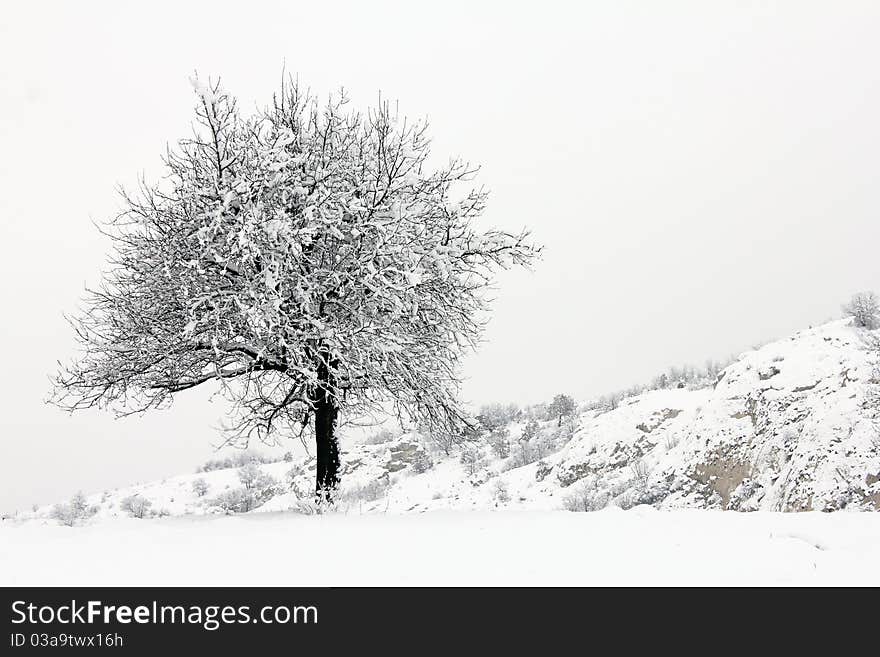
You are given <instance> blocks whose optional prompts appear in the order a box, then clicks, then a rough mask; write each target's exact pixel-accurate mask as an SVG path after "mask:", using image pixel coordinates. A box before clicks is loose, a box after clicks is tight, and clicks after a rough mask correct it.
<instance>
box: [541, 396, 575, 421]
mask: <svg viewBox="0 0 880 657" xmlns="http://www.w3.org/2000/svg"><path fill="white" fill-rule="evenodd" d="M576 410H577V404H575V402H574V399H572V398H571V397H569V396H568V395H556V396H555V397H554V398H553V401H552V402H550V405H549V406H548V407H547V412H548V413H549V414H550V416H551V417H555V418H557V420H558V426H560V427H561V426H562V419H563V418H566V417H571V416H572V415H574V412H575V411H576Z"/></svg>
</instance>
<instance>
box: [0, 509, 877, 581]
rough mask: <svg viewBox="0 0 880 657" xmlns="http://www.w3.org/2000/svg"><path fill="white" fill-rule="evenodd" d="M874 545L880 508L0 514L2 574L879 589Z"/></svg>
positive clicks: (11, 577)
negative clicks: (70, 520) (65, 520)
mask: <svg viewBox="0 0 880 657" xmlns="http://www.w3.org/2000/svg"><path fill="white" fill-rule="evenodd" d="M878 554H880V514H866V513H848V512H838V513H832V514H823V513H818V512H808V513H797V514H795V513H791V514H778V513H769V512H756V513H731V512H723V511H715V510H696V509H693V510H677V511H657V510H655V509H653V508H652V507H647V506H638V507H635V508H634V509H631V510H629V511H622V510H620V509H617V508H608V509H606V510H604V511H599V512H596V513H567V512H563V511H556V512H546V511H545V512H537V511H527V512H521V511H495V512H490V511H480V512H466V511H435V512H428V513H422V514H406V515H395V514H369V515H358V514H328V515H323V516H304V515H301V514H295V513H285V512H279V513H260V514H243V515H235V516H225V517H223V516H181V517H169V518H159V519H152V520H135V519H129V518H121V517H120V518H115V519H108V520H106V521H103V522H101V523H95V524H89V525H85V526H80V527H61V526H56V525H51V524H38V523H18V522H10V521H7V522H4V523H2V524H0V585H3V586H13V585H23V586H32V585H37V586H39V585H95V586H100V585H107V586H129V585H149V586H161V585H182V586H186V585H217V586H219V585H290V586H336V585H441V586H451V585H871V586H878V585H880V559H878V558H877V555H878ZM327 560H329V561H330V562H332V563H334V564H336V565H335V568H333V569H327V568H324V567H321V568H316V567H315V564H316V563H318V562H319V561H320V562H325V561H327Z"/></svg>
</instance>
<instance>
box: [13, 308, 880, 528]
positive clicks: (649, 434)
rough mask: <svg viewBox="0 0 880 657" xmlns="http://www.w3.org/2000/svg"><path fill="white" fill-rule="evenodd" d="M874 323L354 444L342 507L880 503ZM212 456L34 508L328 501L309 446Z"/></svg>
mask: <svg viewBox="0 0 880 657" xmlns="http://www.w3.org/2000/svg"><path fill="white" fill-rule="evenodd" d="M864 338H865V335H864V332H862V331H860V330H857V329H855V328H854V327H852V326H851V325H850V324H849V322H848V321H846V320H841V321H836V322H831V323H829V324H826V325H823V326H820V327H817V328H812V329H808V330H804V331H801V332H799V333H797V334H795V335H793V336H791V337H789V338H786V339H784V340H779V341H777V342H773V343H770V344H767V345H765V346H763V347H761V348H760V349H757V350H755V351H750V352H747V353H744V354H742V355H741V356H740V357H739V359H738V360H737V361H736V362H734V363H733V364H731V365H730V366H728V367H727V368H725V369H724V370H723V371H722V372H721V373H720V375H719V376H718V379H717V380H716V381H715V382H714V385H709V386H705V387H702V388H699V389H687V388H673V389H661V390H652V391H648V392H644V393H642V394H640V395H637V396H634V397H630V398H627V399H624V400H623V401H622V402H620V403H619V404H618V405H617V407H616V408H614V409H610V410H609V409H594V410H588V411H586V410H584V411H581V412H580V413H578V414H577V415H576V417H573V418H571V419H570V420H568V421H565V422H562V423H559V422H558V421H557V420H556V419H552V418H551V419H547V418H545V417H541V416H540V413H539V412H537V411H535V410H532V411H528V410H527V411H526V412H525V413H521V414H520V415H519V416H518V417H516V418H515V420H513V421H511V422H510V423H509V424H508V425H507V426H503V427H501V428H497V429H496V430H495V431H494V432H492V433H489V432H487V433H486V434H485V435H484V436H483V437H482V438H481V439H480V440H479V441H477V442H475V443H474V444H472V445H470V446H467V447H465V448H463V449H456V450H455V451H453V452H451V453H449V454H446V453H444V452H443V451H441V450H439V449H438V448H436V447H435V446H432V444H431V443H430V441H426V440H424V439H423V438H422V437H421V436H419V435H417V434H412V433H409V434H403V435H394V434H386V436H387V440H385V441H384V442H377V441H376V440H373V441H371V442H373V443H375V444H363V443H362V444H348V445H344V450H343V481H344V484H343V489H342V491H341V493H340V495H339V496H338V502H337V510H339V511H346V512H349V513H350V512H356V513H368V512H385V511H388V512H418V511H424V510H428V509H441V508H443V509H487V508H493V509H495V508H497V509H504V508H516V509H523V508H527V509H560V508H566V509H569V510H573V511H593V510H598V509H601V508H603V507H606V506H608V505H615V506H619V507H622V508H629V507H632V506H635V505H638V504H650V505H653V506H655V507H657V508H661V509H670V508H683V507H690V508H718V509H730V510H737V511H755V510H767V511H807V510H821V511H833V510H839V509H847V510H878V509H880V439H878V434H877V432H876V430H875V427H874V424H873V422H872V421H871V420H870V417H869V416H870V412H869V410H868V409H867V403H866V399H867V397H868V395H869V394H870V391H871V388H872V386H873V384H872V383H871V377H872V364H871V358H870V353H869V351H868V350H867V349H866V348H865V344H864ZM529 414H531V415H532V417H528V416H529ZM530 420H531V421H532V422H531V426H528V425H529V424H530V422H529V421H530ZM527 427H528V428H527ZM213 467H214V468H215V469H211V470H210V471H208V472H202V473H198V474H194V475H185V476H179V477H175V478H171V479H167V480H165V481H162V482H156V483H153V484H148V485H144V486H136V487H132V488H130V489H126V490H118V491H113V492H105V493H103V494H97V495H92V496H88V497H80V498H78V499H75V500H73V501H71V502H69V503H67V504H66V505H60V506H56V507H45V508H41V509H38V510H36V511H35V512H34V513H33V514H28V515H29V517H30V518H32V519H34V520H40V521H45V522H56V521H59V519H60V521H61V522H66V523H67V524H77V523H80V522H91V521H94V520H96V519H98V518H100V517H102V516H104V517H106V516H115V515H134V516H135V517H145V518H146V517H151V516H156V515H166V514H170V515H178V514H209V513H245V512H261V511H285V510H292V511H295V512H300V513H314V512H315V511H316V509H315V508H314V506H313V504H312V502H311V501H310V495H309V491H310V489H311V485H312V484H311V482H312V479H313V476H314V461H313V460H312V459H304V460H302V461H299V462H293V461H278V462H272V463H251V464H250V465H245V466H244V467H241V462H239V463H222V462H221V463H215V464H213ZM65 514H66V515H65Z"/></svg>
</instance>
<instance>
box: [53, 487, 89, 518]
mask: <svg viewBox="0 0 880 657" xmlns="http://www.w3.org/2000/svg"><path fill="white" fill-rule="evenodd" d="M97 512H98V507H97V506H89V503H88V500H86V496H85V495H83V494H82V492H79V493H77V494H76V495H74V496H73V497H72V498H71V499H70V502H63V503H61V504H56V505H55V506H53V507H52V511H51V512H50V517H51V518H52V519H53V520H57V521H58V522H59V523H61V524H62V525H65V526H67V527H73V526H74V525H76V524H77V523H79V522H80V521H81V520H85V519H87V518H90V517H91V516H93V515H95V514H96V513H97Z"/></svg>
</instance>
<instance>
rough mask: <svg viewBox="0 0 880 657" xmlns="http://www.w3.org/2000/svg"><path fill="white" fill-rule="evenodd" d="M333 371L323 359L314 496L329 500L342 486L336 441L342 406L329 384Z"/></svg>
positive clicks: (317, 400)
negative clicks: (334, 397) (329, 388)
mask: <svg viewBox="0 0 880 657" xmlns="http://www.w3.org/2000/svg"><path fill="white" fill-rule="evenodd" d="M329 383H330V373H329V371H328V367H327V365H326V364H325V363H324V362H322V363H321V364H320V365H319V366H318V384H319V386H318V389H317V390H316V391H315V451H316V456H317V473H316V480H315V495H316V496H317V499H318V501H319V502H329V501H330V499H331V497H332V496H333V492H334V491H335V490H336V487H337V486H338V485H339V444H338V443H337V441H336V416H337V415H338V414H339V409H338V408H337V406H336V400H335V399H333V396H332V395H331V394H329V392H328V390H327V386H328V384H329Z"/></svg>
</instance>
